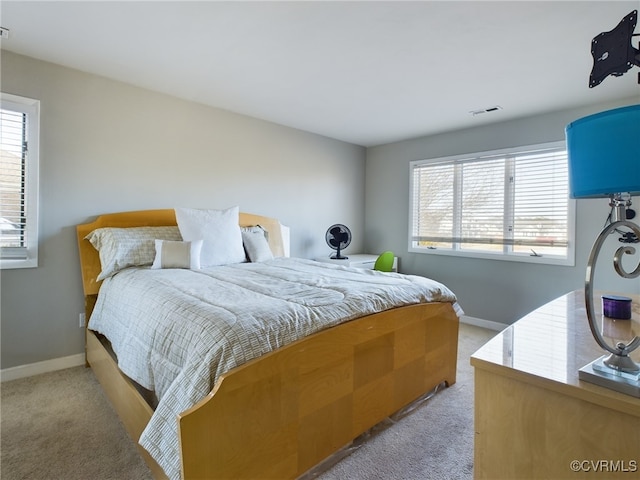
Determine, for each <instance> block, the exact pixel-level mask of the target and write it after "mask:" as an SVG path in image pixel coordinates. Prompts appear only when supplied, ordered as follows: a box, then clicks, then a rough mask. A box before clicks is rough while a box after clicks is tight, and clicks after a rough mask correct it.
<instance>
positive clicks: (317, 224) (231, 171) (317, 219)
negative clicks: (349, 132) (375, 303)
mask: <svg viewBox="0 0 640 480" xmlns="http://www.w3.org/2000/svg"><path fill="white" fill-rule="evenodd" d="M1 60H2V65H1V67H2V91H3V92H6V93H12V94H16V95H22V96H26V97H30V98H35V99H39V100H40V101H41V141H40V148H41V150H40V244H39V266H38V268H32V269H23V270H3V271H2V272H1V274H0V281H1V285H0V290H1V299H0V302H1V313H0V315H1V322H2V323H1V328H2V331H1V333H2V345H1V348H2V356H1V359H0V362H1V367H2V368H3V369H4V368H9V367H13V366H18V365H27V364H30V363H35V362H39V361H44V360H49V359H53V358H58V357H64V356H68V355H73V354H78V353H81V352H83V349H84V339H83V331H82V329H80V328H79V327H78V314H79V313H80V312H82V311H83V309H84V304H83V297H82V286H81V280H80V266H79V261H78V255H77V246H76V240H75V225H76V224H78V223H83V222H85V221H87V220H90V219H92V218H94V217H95V216H96V215H98V214H101V213H107V212H117V211H126V210H139V209H151V208H173V207H175V206H186V207H195V208H226V207H229V206H232V205H240V208H241V210H242V211H245V212H251V213H256V214H262V215H267V216H273V217H277V218H279V219H280V220H281V222H283V223H284V224H285V225H288V226H289V227H290V228H291V237H292V242H291V254H292V255H293V256H300V257H308V258H312V257H314V256H318V255H327V254H328V253H329V251H330V250H329V249H328V248H327V246H326V244H325V241H324V234H325V231H326V229H327V227H328V226H329V225H331V224H333V223H336V222H339V223H346V224H347V225H349V226H350V227H351V229H352V232H353V234H354V240H353V243H352V246H351V247H350V248H349V251H354V252H355V251H362V247H363V241H362V239H363V236H364V235H363V232H364V218H363V212H364V171H365V168H364V166H365V149H364V148H362V147H358V146H354V145H350V144H347V143H343V142H339V141H336V140H332V139H328V138H325V137H321V136H317V135H313V134H309V133H305V132H302V131H299V130H294V129H291V128H286V127H282V126H279V125H275V124H272V123H268V122H264V121H260V120H256V119H253V118H249V117H246V116H241V115H236V114H233V113H229V112H227V111H223V110H219V109H214V108H209V107H205V106H202V105H198V104H195V103H191V102H187V101H184V100H180V99H177V98H173V97H169V96H166V95H161V94H157V93H153V92H150V91H147V90H142V89H139V88H136V87H133V86H130V85H127V84H123V83H119V82H114V81H111V80H107V79H105V78H101V77H97V76H94V75H89V74H86V73H82V72H79V71H77V70H71V69H68V68H65V67H62V66H58V65H54V64H51V63H46V62H42V61H39V60H35V59H32V58H29V57H24V56H20V55H16V54H13V53H11V52H7V51H3V52H2V59H1Z"/></svg>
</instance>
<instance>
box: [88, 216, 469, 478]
mask: <svg viewBox="0 0 640 480" xmlns="http://www.w3.org/2000/svg"><path fill="white" fill-rule="evenodd" d="M238 218H239V225H240V226H242V227H248V228H249V227H250V228H254V227H255V226H260V228H261V229H262V230H264V232H265V235H266V238H267V243H268V246H269V249H270V251H271V252H272V253H273V256H274V257H275V258H273V260H270V261H268V262H264V265H262V264H259V263H255V264H250V262H247V265H245V264H241V265H232V266H229V267H226V266H225V267H220V268H213V269H203V270H202V273H203V274H204V273H206V276H209V275H210V276H211V277H216V278H214V281H216V282H218V281H220V279H218V278H217V277H219V276H220V275H221V274H220V272H223V271H224V272H225V273H224V275H223V277H224V278H233V279H235V278H236V277H237V278H241V277H243V278H244V277H247V278H248V279H251V278H254V276H256V275H257V276H262V275H264V274H266V272H267V271H269V272H271V271H278V272H283V271H285V270H286V271H287V272H288V271H289V270H291V271H293V272H294V275H298V277H294V278H299V279H300V280H301V284H302V283H305V284H306V283H309V282H311V283H314V288H315V286H316V285H315V284H324V283H325V282H326V279H327V278H329V277H333V276H337V275H340V276H341V277H340V278H342V276H343V275H346V278H347V280H345V283H349V279H354V283H361V284H366V285H367V288H368V284H369V283H372V284H375V283H380V284H381V285H383V284H385V282H407V281H409V277H411V276H403V275H399V274H395V273H391V274H383V273H380V272H373V271H364V270H358V269H353V268H348V267H341V266H336V265H331V264H325V263H323V264H320V263H318V262H312V261H309V260H301V259H288V258H283V257H284V255H285V245H284V241H283V236H282V229H281V225H280V222H279V221H278V220H276V219H272V218H269V217H263V216H259V215H252V214H246V213H240V214H239V216H238ZM176 225H177V221H176V212H175V210H173V209H164V210H146V211H135V212H124V213H114V214H106V215H101V216H99V217H97V218H96V219H95V220H94V221H92V222H90V223H86V224H82V225H78V226H77V239H78V246H79V252H80V261H81V270H82V280H83V289H84V296H85V309H86V314H87V318H92V313H93V312H94V309H96V305H98V307H99V309H100V311H102V309H103V308H104V306H103V304H105V302H106V301H107V300H105V299H106V298H108V296H109V295H112V296H113V295H116V297H115V298H116V299H117V298H118V297H117V295H118V294H108V292H112V291H115V290H113V288H112V285H115V284H116V283H117V282H116V281H115V279H116V278H121V279H129V280H128V281H130V282H131V283H129V284H127V286H126V287H124V288H125V289H127V290H130V289H131V288H133V286H135V285H136V284H135V282H136V281H137V280H136V279H135V278H134V277H137V276H146V275H148V276H152V275H160V274H159V273H153V271H152V269H150V268H149V267H142V268H137V267H135V268H125V269H123V270H122V272H120V273H118V274H117V275H114V276H113V277H112V278H107V279H105V280H104V281H98V280H97V278H98V276H99V274H100V273H101V270H102V264H101V258H100V256H99V253H98V250H96V248H95V247H94V245H92V243H90V241H89V240H87V236H88V235H90V234H91V233H92V232H94V231H97V230H99V229H105V228H107V227H115V228H130V227H158V226H176ZM314 264H315V265H314ZM272 267H273V268H272ZM224 268H229V270H223V269H224ZM318 268H319V269H321V270H320V271H319V272H320V273H319V274H318V275H317V276H316V275H315V273H314V272H315V270H314V269H318ZM205 270H207V272H205ZM156 272H159V270H156ZM229 272H230V273H229ZM180 274H181V275H191V272H189V273H187V272H186V271H184V270H181V271H180ZM196 274H200V272H194V273H193V275H196ZM162 275H164V277H163V278H168V273H167V272H166V271H165V272H162ZM278 275H280V273H278ZM287 275H289V273H287ZM363 275H364V276H365V277H366V279H367V281H366V282H362V281H361V280H360V276H363ZM172 277H173V275H172ZM198 278H200V277H198ZM256 278H258V277H256ZM259 278H263V277H259ZM316 278H317V280H316ZM112 279H113V280H112ZM303 279H304V282H303ZM356 279H357V282H356V281H355V280H356ZM416 280H417V281H421V280H420V279H418V278H417V277H415V278H414V277H412V278H411V282H414V281H416ZM121 281H124V280H118V282H121ZM207 281H209V280H208V279H207ZM238 281H240V280H238ZM163 282H164V280H163ZM279 282H280V279H279V277H277V276H276V277H275V280H269V282H268V283H269V286H271V284H277V283H279ZM282 282H285V279H283V280H282ZM286 282H288V283H287V284H288V285H292V284H294V283H295V282H291V280H290V279H289V278H288V277H287V279H286ZM197 283H201V282H199V281H198V282H197ZM254 283H255V284H258V283H261V282H255V281H254ZM262 283H264V282H262ZM434 283H435V284H436V290H437V291H438V292H439V293H438V294H436V297H437V298H436V301H433V299H430V298H427V299H424V298H423V299H422V300H421V301H419V302H418V303H413V304H409V303H408V302H409V301H405V300H402V301H401V303H403V302H404V304H403V305H402V306H397V307H393V308H387V307H385V306H384V305H383V306H382V307H381V308H383V311H380V312H373V313H369V312H368V311H367V313H366V314H364V315H356V316H355V317H354V316H353V315H351V317H350V318H348V319H347V321H344V322H343V323H336V322H331V323H329V324H328V326H326V327H322V328H316V329H315V330H313V331H311V333H310V334H308V335H307V334H305V335H304V336H302V337H300V338H296V339H294V340H291V339H289V340H287V341H285V342H284V343H285V344H282V343H283V342H281V341H273V342H272V343H274V345H275V346H273V350H272V351H268V352H264V353H262V354H260V355H259V356H257V357H255V358H249V359H246V361H245V360H242V361H241V362H240V363H239V364H238V365H236V366H233V367H232V368H229V369H228V370H224V369H222V370H221V371H219V372H217V373H216V374H215V375H214V376H213V377H212V378H213V380H212V383H211V385H209V387H208V390H207V393H206V394H204V395H202V398H200V399H198V400H197V401H195V402H193V405H190V406H189V407H188V408H185V409H184V410H181V411H179V412H177V413H176V415H175V418H176V423H175V430H176V435H177V439H176V440H175V448H176V451H177V452H178V454H177V458H178V460H177V466H176V465H169V466H167V460H166V459H163V458H161V457H159V454H158V453H157V452H154V450H153V448H149V446H148V444H147V445H146V447H145V448H143V447H142V445H141V443H143V444H144V440H145V438H146V437H147V436H149V435H148V431H149V429H150V427H151V426H152V425H153V424H154V421H155V419H156V418H158V415H159V414H158V411H159V410H160V409H161V408H160V407H161V406H162V401H163V400H162V399H161V400H160V403H156V401H155V400H154V399H153V398H151V399H150V398H149V395H148V390H147V389H146V388H141V386H140V385H139V384H138V382H137V381H133V380H132V379H131V378H130V377H129V376H128V375H125V373H123V370H122V368H121V367H122V366H120V367H119V365H118V361H121V362H122V361H123V359H122V358H115V357H116V356H115V355H114V352H113V350H112V348H110V345H109V342H108V341H106V339H105V338H104V337H103V336H102V335H100V334H99V333H98V332H96V331H94V330H92V329H90V328H88V329H87V331H86V359H87V365H88V366H90V367H91V368H92V369H93V371H94V372H95V375H96V377H97V379H98V381H99V382H100V384H101V385H102V387H103V389H104V391H105V393H106V395H107V396H108V398H109V399H110V401H111V403H112V405H113V407H114V409H115V410H116V412H117V413H118V415H119V417H120V419H121V421H122V422H123V424H124V426H125V428H126V429H127V431H128V433H129V435H130V436H131V437H132V438H133V439H134V440H135V441H136V442H139V443H138V448H139V451H140V453H141V455H142V456H143V457H144V459H145V461H146V462H147V464H148V465H149V467H150V468H151V470H152V472H153V475H154V477H155V478H167V477H168V478H172V479H173V478H180V477H181V478H185V479H213V478H277V479H282V478H297V477H299V476H301V475H303V474H304V473H305V472H308V471H309V470H310V469H312V468H313V467H314V466H316V465H317V464H319V463H320V462H322V461H323V460H325V459H326V458H327V457H329V456H331V455H332V454H333V453H334V452H336V451H338V450H340V449H341V448H343V447H345V446H346V445H348V444H349V443H350V442H351V441H352V440H354V439H355V438H356V437H358V436H359V435H361V434H362V433H364V432H366V431H368V430H369V429H371V428H372V427H374V426H375V425H376V424H378V423H379V422H381V421H382V420H384V419H385V418H386V417H388V416H389V415H391V414H393V413H394V412H396V411H398V410H400V409H401V408H403V407H405V406H406V405H408V404H410V403H412V402H413V401H415V400H416V399H418V398H420V397H421V396H423V395H424V394H425V393H427V392H430V391H432V390H433V389H434V388H436V387H438V386H439V385H442V384H445V385H447V386H449V385H452V384H453V383H455V380H456V358H457V341H458V321H459V319H458V317H459V314H460V313H461V310H460V309H459V306H458V305H457V303H456V301H455V297H454V296H452V294H451V293H450V291H448V289H446V287H444V286H438V285H439V284H437V282H434ZM216 285H218V286H216V287H215V288H216V289H219V288H222V287H220V286H219V285H220V284H216ZM389 285H392V284H391V283H390V284H389ZM103 286H104V288H103ZM194 288H195V287H194ZM234 288H235V287H234ZM332 288H333V289H334V290H335V287H332ZM371 288H373V287H371ZM101 289H102V291H101ZM384 289H385V290H387V291H389V290H394V289H395V286H393V287H391V286H389V287H384ZM154 290H155V287H154ZM134 291H135V290H134ZM189 291H190V292H191V290H189ZM394 291H395V290H394ZM397 291H400V290H399V289H398V290H397ZM258 293H260V292H258ZM265 293H266V292H262V294H263V296H265V295H264V294H265ZM334 294H335V291H330V292H329V293H326V295H334ZM439 294H442V295H444V296H442V298H440V297H439V296H438V295H439ZM158 295H159V296H160V297H161V298H164V297H163V296H162V295H164V294H162V295H160V294H158ZM189 295H190V296H193V295H192V293H189ZM197 295H200V294H197ZM291 295H292V296H297V297H298V299H299V298H300V296H301V295H303V294H302V293H300V292H292V293H291ZM147 296H149V297H152V295H142V296H139V297H138V298H140V299H141V301H142V299H143V298H144V299H145V301H147ZM266 296H268V295H266ZM326 298H330V297H326ZM149 301H151V300H149ZM275 301H276V300H273V302H275ZM377 301H378V300H376V302H377ZM112 303H115V304H116V305H115V307H117V304H118V302H117V300H116V301H115V302H113V300H112ZM160 303H162V302H160ZM324 303H336V304H337V302H326V301H325V302H324ZM365 303H366V302H365ZM372 303H375V302H372ZM115 307H114V308H115ZM223 307H224V309H225V310H226V309H231V307H229V306H228V305H223ZM144 308H146V309H147V310H145V311H149V310H152V309H155V308H156V307H155V306H151V307H149V306H145V307H144ZM158 308H159V307H158ZM216 308H218V309H219V308H220V306H217V307H216ZM358 308H360V307H358ZM367 308H368V307H367ZM307 310H308V308H307V306H306V305H305V307H304V309H303V311H305V312H306V311H307ZM365 310H367V309H364V308H363V311H365ZM297 315H298V314H297V313H296V316H297ZM96 316H98V315H97V314H96ZM107 316H108V315H107ZM139 316H143V315H139ZM352 317H353V318H352ZM92 319H93V318H92ZM91 325H92V324H91V322H89V326H91ZM274 335H275V336H276V337H277V335H278V334H277V332H276V333H275V334H274ZM198 348H199V347H198ZM124 370H126V368H124ZM212 370H213V368H212ZM127 373H128V372H127ZM170 423H171V422H170ZM149 451H152V452H153V455H151V454H150V453H149ZM158 458H160V460H158ZM160 465H163V466H160Z"/></svg>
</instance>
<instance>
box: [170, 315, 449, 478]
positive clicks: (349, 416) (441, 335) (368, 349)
mask: <svg viewBox="0 0 640 480" xmlns="http://www.w3.org/2000/svg"><path fill="white" fill-rule="evenodd" d="M457 340H458V318H457V316H456V314H455V313H454V311H453V309H452V307H451V305H449V304H426V305H425V304H423V305H414V306H408V307H402V308H398V309H393V310H389V311H386V312H382V313H379V314H376V315H369V316H367V317H362V318H360V319H357V320H354V321H351V322H348V323H346V324H343V325H340V326H337V327H333V328H330V329H328V330H324V331H322V332H320V333H318V334H315V335H312V336H310V337H307V338H305V339H302V340H300V341H298V342H295V343H293V344H291V345H289V346H287V347H284V348H282V349H280V350H277V351H275V352H273V353H270V354H268V355H266V356H263V357H261V358H259V359H256V360H254V361H251V362H248V363H246V364H244V365H242V366H240V367H238V368H236V369H234V370H232V371H230V372H229V373H227V374H226V375H223V376H222V377H221V378H220V379H219V381H218V382H217V384H216V386H215V388H214V389H213V391H212V392H211V394H210V395H209V396H208V397H207V398H205V399H204V400H203V401H202V402H200V403H199V404H198V405H196V406H195V407H193V408H192V409H190V410H188V411H187V412H185V413H183V414H182V415H180V420H179V422H180V442H181V449H182V470H183V477H184V478H185V479H213V478H277V479H283V478H296V477H297V476H299V475H301V474H303V473H304V472H306V471H307V470H308V469H310V468H312V467H313V466H314V465H316V464H317V463H319V462H320V461H321V460H323V459H325V458H326V457H328V456H329V455H331V454H332V453H333V452H335V451H337V450H339V449H340V448H341V447H343V446H344V445H347V444H348V443H349V442H350V441H351V440H353V439H354V438H356V437H357V436H358V435H360V434H361V433H363V432H365V431H366V430H368V429H369V428H371V427H372V426H374V425H376V424H377V423H379V422H380V421H381V420H383V419H384V418H386V417H387V416H389V415H391V414H392V413H394V412H396V411H398V410H399V409H401V408H402V407H403V406H405V405H407V404H409V403H411V402H412V401H413V400H415V399H417V398H418V397H420V396H421V395H422V394H424V393H426V392H428V391H429V390H431V389H433V388H434V387H435V386H437V385H438V384H440V383H442V382H446V383H447V384H448V385H451V384H453V383H454V382H455V379H456V358H457V345H458V343H457Z"/></svg>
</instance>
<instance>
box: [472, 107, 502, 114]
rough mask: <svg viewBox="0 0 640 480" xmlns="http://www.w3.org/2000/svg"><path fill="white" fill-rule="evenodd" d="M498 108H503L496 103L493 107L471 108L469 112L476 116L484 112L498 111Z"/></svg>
mask: <svg viewBox="0 0 640 480" xmlns="http://www.w3.org/2000/svg"><path fill="white" fill-rule="evenodd" d="M498 110H502V107H501V106H500V105H494V106H493V107H488V108H483V109H481V110H471V111H470V112H469V113H470V114H471V115H473V116H474V117H475V116H476V115H482V114H483V113H490V112H497V111H498Z"/></svg>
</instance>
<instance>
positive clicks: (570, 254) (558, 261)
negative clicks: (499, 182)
mask: <svg viewBox="0 0 640 480" xmlns="http://www.w3.org/2000/svg"><path fill="white" fill-rule="evenodd" d="M548 149H566V143H565V142H564V141H561V142H550V143H544V144H538V145H528V146H522V147H514V148H506V149H501V150H492V151H488V152H479V153H471V154H465V155H455V156H450V157H441V158H433V159H425V160H415V161H412V162H410V167H409V184H410V188H409V232H408V240H409V245H408V249H409V252H414V253H424V254H429V255H450V256H458V257H470V258H482V259H491V260H506V261H515V262H526V263H537V264H549V265H562V266H574V265H575V222H576V215H575V204H576V202H575V200H573V199H570V198H569V196H568V195H567V200H566V201H567V248H566V256H565V255H552V254H542V255H534V253H533V251H532V253H522V252H515V251H513V247H512V246H511V245H508V244H506V245H505V246H504V248H503V249H502V250H501V251H489V250H475V249H473V250H467V249H459V248H458V247H459V246H457V245H456V244H455V243H454V244H453V248H440V247H436V248H433V247H428V246H419V245H418V241H417V240H416V239H414V218H416V217H415V215H414V209H415V208H416V206H415V205H414V194H415V186H414V170H415V169H416V168H417V167H420V166H424V165H430V164H442V163H453V162H456V161H483V160H489V159H491V158H495V157H505V156H512V155H517V154H523V153H527V152H532V151H537V150H548ZM507 176H508V175H505V177H507ZM456 178H457V177H456ZM567 184H568V179H567ZM504 185H505V190H507V189H509V185H508V181H507V180H506V178H505V181H504ZM452 187H454V189H453V195H452V197H453V198H452V199H451V205H450V208H451V209H452V210H454V211H455V209H460V208H462V207H461V202H460V198H461V192H460V191H459V187H460V185H455V186H452ZM506 198H508V195H506V194H505V200H503V211H506V210H507V209H508V208H510V206H509V205H508V204H506V203H505V202H506V201H507V200H506ZM453 228H454V229H455V222H454V227H453ZM453 233H454V235H453V236H456V237H457V236H458V235H456V234H455V232H453ZM505 238H506V235H505Z"/></svg>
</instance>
